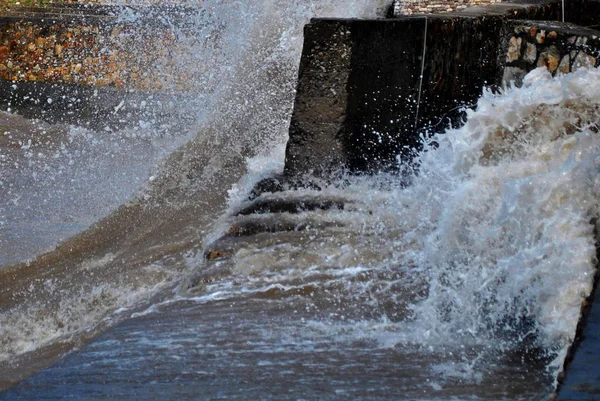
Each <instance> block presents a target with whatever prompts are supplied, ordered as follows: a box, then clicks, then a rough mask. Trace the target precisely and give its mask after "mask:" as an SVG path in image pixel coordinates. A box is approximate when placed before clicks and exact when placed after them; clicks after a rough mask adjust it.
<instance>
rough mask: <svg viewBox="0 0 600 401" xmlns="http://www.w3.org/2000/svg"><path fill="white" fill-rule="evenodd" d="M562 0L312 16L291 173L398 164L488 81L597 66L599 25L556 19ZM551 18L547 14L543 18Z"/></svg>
mask: <svg viewBox="0 0 600 401" xmlns="http://www.w3.org/2000/svg"><path fill="white" fill-rule="evenodd" d="M559 11H560V10H559V7H558V3H547V4H542V5H534V6H530V7H523V6H522V5H521V7H520V8H518V9H514V10H509V11H506V10H504V11H503V12H501V13H498V14H493V13H486V14H483V15H471V14H469V15H443V16H441V15H437V16H436V15H432V16H428V17H408V18H398V19H385V20H372V21H357V20H313V21H312V22H311V23H310V24H309V25H307V27H306V28H305V44H304V51H303V56H302V61H301V65H300V73H299V80H298V94H297V98H296V103H295V108H294V113H293V116H292V122H291V127H290V140H289V142H288V146H287V155H286V169H285V174H286V176H287V177H289V178H293V177H298V176H302V175H305V174H312V175H317V176H327V175H328V174H329V173H330V172H333V171H336V170H339V169H346V170H349V171H356V172H369V171H378V170H382V169H383V170H385V169H389V168H393V166H394V165H395V164H396V163H397V160H398V158H399V157H400V158H404V159H407V158H409V157H410V155H411V154H412V153H414V148H416V147H418V143H419V132H421V131H423V130H424V129H427V130H429V131H436V130H441V129H443V128H445V127H447V126H448V124H459V123H460V120H461V118H462V112H461V106H463V105H471V104H474V103H475V101H476V100H477V98H478V97H479V96H480V94H481V91H482V89H483V87H484V86H487V87H492V88H493V87H499V86H502V85H504V84H507V83H509V82H514V83H516V84H517V85H518V84H520V80H521V79H522V77H523V76H524V75H525V74H526V73H527V72H528V71H530V70H532V69H534V68H537V67H538V66H542V65H545V66H548V68H549V69H550V70H551V71H552V72H553V73H557V72H562V73H565V72H569V71H572V70H575V69H577V68H579V67H581V66H583V65H598V54H599V53H598V51H599V50H600V42H599V41H598V36H597V35H598V32H597V31H595V30H592V29H589V28H584V27H578V26H575V25H572V24H568V23H565V24H563V23H560V22H557V21H556V19H558V18H559V16H560V13H559ZM547 18H548V19H553V20H552V21H545V20H542V19H547Z"/></svg>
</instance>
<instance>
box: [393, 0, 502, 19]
mask: <svg viewBox="0 0 600 401" xmlns="http://www.w3.org/2000/svg"><path fill="white" fill-rule="evenodd" d="M501 2H502V0H396V1H394V3H393V5H392V7H393V15H394V16H395V17H399V16H402V15H419V14H441V13H450V12H454V11H460V10H464V9H465V8H467V7H470V6H477V5H483V4H496V3H501Z"/></svg>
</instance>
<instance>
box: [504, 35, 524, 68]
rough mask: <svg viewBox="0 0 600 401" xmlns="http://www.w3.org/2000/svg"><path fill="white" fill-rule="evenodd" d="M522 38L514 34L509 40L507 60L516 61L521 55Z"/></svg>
mask: <svg viewBox="0 0 600 401" xmlns="http://www.w3.org/2000/svg"><path fill="white" fill-rule="evenodd" d="M521 42H522V39H521V38H517V37H515V36H513V37H512V38H510V41H509V42H508V54H507V55H506V61H508V62H510V61H515V60H518V59H519V57H521Z"/></svg>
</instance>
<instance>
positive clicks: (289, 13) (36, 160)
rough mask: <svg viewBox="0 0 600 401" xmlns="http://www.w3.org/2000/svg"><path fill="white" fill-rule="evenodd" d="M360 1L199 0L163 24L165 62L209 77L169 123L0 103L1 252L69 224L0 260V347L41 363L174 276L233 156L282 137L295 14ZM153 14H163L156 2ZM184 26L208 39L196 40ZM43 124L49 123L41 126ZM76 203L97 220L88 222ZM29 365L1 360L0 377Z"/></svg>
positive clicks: (356, 12) (298, 32) (362, 13)
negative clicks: (1, 123)
mask: <svg viewBox="0 0 600 401" xmlns="http://www.w3.org/2000/svg"><path fill="white" fill-rule="evenodd" d="M374 3H383V2H378V1H376V2H373V1H367V0H365V1H359V2H352V4H347V2H311V1H293V2H284V1H261V2H249V3H244V2H236V1H217V2H210V3H207V4H204V5H203V12H201V13H199V14H198V15H197V16H196V17H194V18H197V19H198V20H197V21H192V22H193V24H191V25H189V26H184V27H183V28H181V29H180V30H181V32H180V31H178V30H177V29H179V28H177V27H175V25H173V30H174V34H175V35H176V36H177V35H179V36H178V40H179V41H182V42H185V43H184V44H186V43H187V44H188V45H189V47H190V51H189V52H188V53H186V54H184V55H182V57H181V58H180V60H178V62H180V65H179V67H180V68H181V69H189V70H192V71H193V72H194V74H196V75H194V74H192V75H193V76H197V71H200V72H201V75H200V77H199V78H198V79H199V82H197V84H198V85H197V86H199V87H209V88H210V91H209V93H205V94H203V95H202V99H201V101H199V102H197V103H192V104H190V105H187V106H186V105H181V104H180V103H177V104H179V106H180V107H182V108H183V109H184V110H186V112H187V113H188V114H192V115H193V116H195V117H193V118H191V121H192V124H191V125H190V126H189V127H187V128H186V129H184V130H182V131H181V132H177V130H178V129H180V126H179V125H177V124H174V125H172V126H171V128H169V126H166V127H165V126H153V121H152V118H149V119H148V121H140V122H139V124H138V122H132V123H133V124H132V125H133V128H131V129H129V130H123V131H120V132H114V131H111V130H107V131H106V132H104V133H102V132H94V131H92V130H86V129H83V128H80V127H47V126H45V125H43V124H42V125H41V128H39V129H38V126H37V123H33V122H32V123H31V124H30V123H29V122H23V121H21V120H20V117H18V116H14V115H2V118H3V119H5V120H10V121H9V124H13V123H14V121H15V120H16V123H14V125H15V126H16V127H14V129H11V130H10V132H9V133H8V134H6V135H3V137H2V140H1V141H0V146H2V151H3V153H4V150H5V149H8V151H7V153H6V154H3V155H2V159H1V160H0V162H1V163H2V168H3V170H4V168H5V167H6V171H9V173H10V174H9V175H8V176H7V175H3V177H2V180H1V182H0V189H1V190H2V192H1V193H0V196H1V200H2V201H3V202H2V205H0V207H1V209H0V220H1V222H0V224H1V226H0V230H2V238H1V239H0V245H1V246H2V250H3V251H2V254H3V255H2V262H1V263H3V264H4V263H7V262H8V263H12V262H15V261H18V260H23V259H29V258H31V257H32V256H33V255H35V254H36V253H38V252H40V251H42V250H44V249H46V248H48V247H52V246H55V244H56V243H57V242H58V241H59V240H61V239H64V238H65V237H66V236H68V235H75V234H76V235H75V236H74V237H73V238H71V239H69V240H66V241H63V242H62V243H60V244H59V245H58V246H56V248H55V249H54V250H52V251H51V252H48V253H46V254H44V255H42V256H39V257H37V258H36V259H33V260H30V261H27V262H26V263H24V264H21V265H9V266H2V268H0V276H1V277H0V280H1V281H2V282H3V286H2V288H0V356H1V358H2V360H10V361H12V364H13V365H14V366H16V365H18V364H20V363H21V362H22V360H23V358H25V360H26V359H27V358H29V357H30V356H31V355H30V354H31V352H32V351H35V352H36V353H37V355H38V357H39V359H42V360H46V359H44V358H47V361H46V362H44V363H46V364H47V363H49V362H51V361H53V360H56V356H57V355H59V354H61V353H63V352H64V350H65V349H69V348H71V347H73V346H74V345H76V344H78V343H79V342H80V340H81V339H82V338H83V339H85V338H90V337H91V336H94V335H95V333H98V332H99V331H101V330H102V329H103V328H105V327H107V326H110V325H112V324H114V323H115V322H116V321H118V320H119V319H120V318H121V317H122V316H123V315H127V313H124V314H123V313H117V315H115V316H113V315H112V313H113V312H114V311H121V312H122V311H127V310H129V309H130V308H133V309H135V308H136V307H139V306H140V305H144V304H145V303H147V302H149V301H150V300H151V299H153V297H154V296H157V295H156V294H163V295H158V296H159V297H161V296H164V291H165V289H166V288H170V287H173V286H174V285H176V283H177V282H178V281H179V280H180V277H181V274H182V272H183V271H185V270H186V269H188V268H189V266H188V262H187V259H188V258H189V257H190V255H194V254H195V253H196V252H197V251H198V243H199V242H201V239H202V237H203V236H204V235H205V233H207V232H209V231H210V226H211V224H212V222H213V220H214V219H215V216H218V215H219V214H220V213H221V212H222V211H223V209H224V208H225V207H226V202H225V199H226V195H227V189H229V188H230V187H231V185H232V184H233V183H234V182H236V181H237V180H238V179H239V177H240V176H242V175H243V174H244V171H245V165H244V160H245V158H246V157H249V156H252V155H254V154H257V153H265V154H266V153H268V151H269V149H270V148H271V146H280V145H281V143H283V142H284V141H285V133H286V132H287V125H288V122H289V115H290V110H291V106H292V102H293V96H294V88H295V78H296V72H297V65H298V60H299V57H300V51H301V46H302V27H303V25H304V24H305V23H306V22H308V19H309V18H310V17H312V16H348V17H351V16H356V17H368V16H371V17H374V16H375V15H374V13H375V9H376V6H375V5H374ZM377 5H379V4H377ZM135 18H137V16H136V15H134V14H130V13H128V14H127V15H124V16H123V19H126V20H128V21H130V20H131V19H135ZM161 18H165V21H166V22H167V23H168V15H162V16H161ZM165 21H163V22H165ZM130 22H131V21H130ZM190 31H193V33H195V34H197V35H200V36H202V37H210V38H211V40H213V42H210V43H209V45H207V46H202V43H200V42H198V41H194V40H190V34H189V32H190ZM211 35H212V36H211ZM192 36H193V35H192ZM188 42H189V43H188ZM177 45H178V46H179V43H178V44H177ZM213 45H214V46H213ZM159 61H161V60H157V62H159ZM200 64H202V65H200ZM198 106H199V107H201V109H199V110H196V109H195V107H198ZM180 114H181V113H180ZM186 121H188V119H186ZM156 124H157V125H160V124H162V123H161V122H158V123H156ZM20 131H29V133H30V134H31V137H28V136H27V132H25V133H23V132H20ZM165 131H166V132H167V134H166V135H165ZM43 132H51V134H53V135H54V136H52V135H48V136H49V137H52V138H50V139H48V140H46V135H45V133H44V134H42V133H43ZM2 134H4V132H3V133H2ZM38 134H39V136H38ZM57 137H58V138H57ZM29 139H32V141H31V143H30V142H29ZM63 139H64V140H63ZM182 143H184V145H181V144H182ZM174 148H177V150H175V151H173V149H174ZM129 152H131V153H136V152H139V159H140V160H136V159H137V158H136V157H129V158H128V153H129ZM29 154H31V157H29V156H28V155H29ZM55 154H58V156H59V157H56V158H54V155H55ZM111 159H113V160H111ZM15 160H17V164H14V163H13V162H14V161H15ZM158 160H161V161H160V162H158ZM21 161H23V162H22V163H21ZM135 161H139V163H133V162H135ZM156 163H158V166H157V165H155V164H156ZM133 164H135V167H131V165H133ZM128 166H129V167H128ZM82 169H83V170H82ZM82 172H88V173H90V175H89V176H88V174H87V173H82ZM91 172H93V174H92V173H91ZM65 177H66V178H65ZM53 178H54V179H56V180H57V181H59V183H58V184H57V185H56V186H54V185H53V184H52V182H51V181H52V179H53ZM140 186H141V187H142V190H141V191H140ZM144 187H145V188H144ZM109 193H110V195H108V194H109ZM127 198H130V199H129V201H127V202H125V203H123V202H124V201H125V200H126V199H127ZM4 201H6V202H4ZM119 204H121V206H119V207H118V208H117V210H114V209H115V207H117V206H118V205H119ZM48 205H49V206H48ZM111 210H112V213H111V214H109V213H110V211H111ZM56 214H58V216H59V218H58V219H57V218H56ZM90 216H97V217H96V218H100V220H99V221H97V222H96V223H95V224H93V225H92V226H89V224H90V223H91V222H92V221H91V218H90ZM103 216H105V217H103ZM63 217H65V218H66V220H67V224H65V221H64V220H63ZM88 226H89V228H88V229H86V230H84V231H81V230H82V229H83V228H85V227H88ZM5 234H6V235H5ZM28 241H32V242H34V243H33V244H32V246H31V247H27V245H26V243H27V242H28ZM4 250H7V251H6V252H4ZM9 250H10V251H9ZM90 266H94V268H90ZM111 316H113V317H111ZM28 355H29V356H28ZM40 355H41V356H40ZM33 365H36V364H33ZM42 365H43V364H42ZM21 366H23V365H21ZM32 369H37V368H32ZM31 371H32V370H31V369H27V368H23V369H20V371H18V372H17V371H16V370H15V369H12V368H11V366H6V367H5V369H4V370H3V371H2V372H0V377H1V378H2V379H0V382H1V383H0V387H1V386H4V385H7V383H8V384H10V383H12V382H13V381H14V380H18V378H19V377H22V376H23V375H27V374H29V373H30V372H31ZM15 377H16V379H15Z"/></svg>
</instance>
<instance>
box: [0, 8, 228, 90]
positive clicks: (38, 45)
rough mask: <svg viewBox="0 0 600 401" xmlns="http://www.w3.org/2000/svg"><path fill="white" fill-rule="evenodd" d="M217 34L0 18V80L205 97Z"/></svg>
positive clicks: (91, 21)
mask: <svg viewBox="0 0 600 401" xmlns="http://www.w3.org/2000/svg"><path fill="white" fill-rule="evenodd" d="M200 47H203V48H206V47H211V48H212V49H213V50H214V51H215V52H218V51H219V48H220V44H219V34H218V32H216V31H215V32H211V34H209V35H206V34H203V35H200V34H198V33H197V32H194V30H193V29H187V28H182V29H177V28H173V27H171V26H160V25H156V24H119V23H116V22H113V21H106V19H105V18H104V19H103V18H101V17H98V18H92V19H87V20H84V21H78V20H72V19H69V18H66V17H65V18H52V19H50V18H47V19H44V18H41V17H29V18H17V17H10V18H8V17H4V18H2V17H0V79H4V80H9V81H19V82H24V81H28V82H35V81H44V82H48V83H67V84H78V85H84V86H112V87H117V88H128V89H136V90H143V91H154V92H156V91H158V92H169V91H186V92H206V91H208V90H210V87H211V85H210V83H209V82H207V81H206V74H204V71H205V70H206V68H209V66H208V65H207V63H208V62H209V60H197V58H196V53H197V49H198V48H200Z"/></svg>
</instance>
